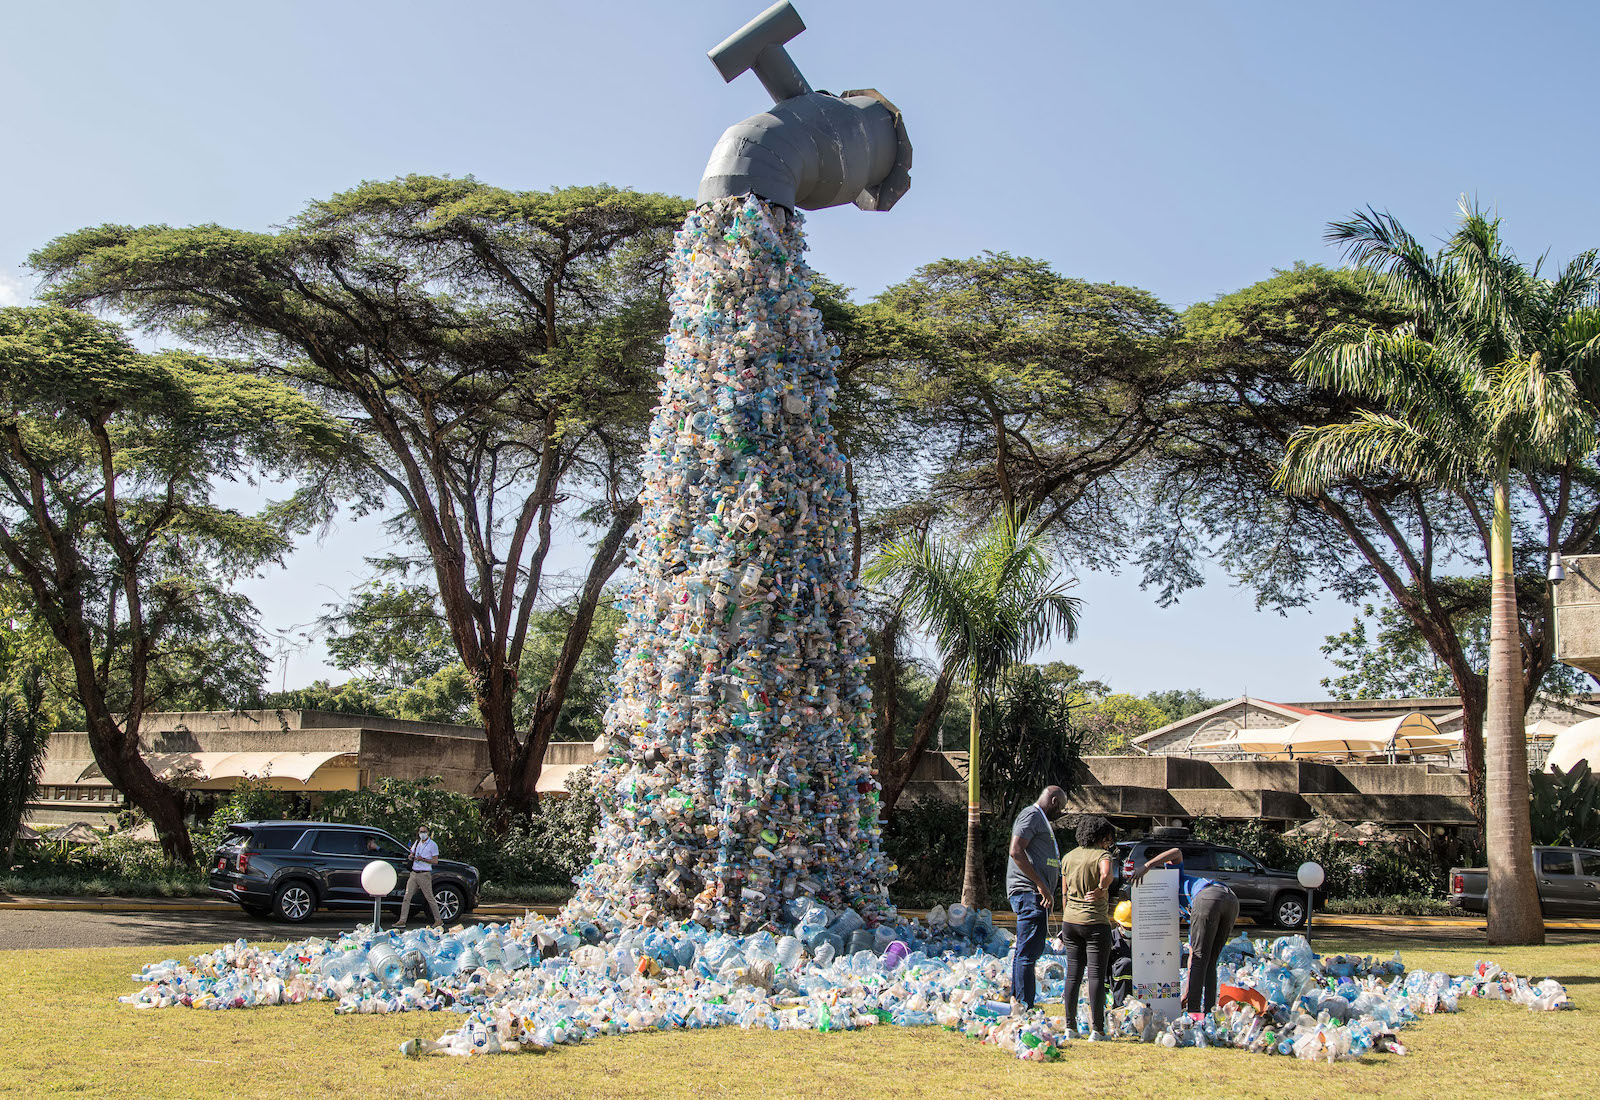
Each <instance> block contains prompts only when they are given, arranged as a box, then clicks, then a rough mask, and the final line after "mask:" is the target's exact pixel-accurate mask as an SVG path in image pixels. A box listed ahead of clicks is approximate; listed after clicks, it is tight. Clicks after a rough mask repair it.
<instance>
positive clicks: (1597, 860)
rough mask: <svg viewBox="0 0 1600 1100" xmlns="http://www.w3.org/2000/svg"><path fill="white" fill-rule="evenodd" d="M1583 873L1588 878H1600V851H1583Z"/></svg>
mask: <svg viewBox="0 0 1600 1100" xmlns="http://www.w3.org/2000/svg"><path fill="white" fill-rule="evenodd" d="M1583 873H1584V874H1586V875H1588V876H1589V877H1590V878H1600V852H1584V853H1583Z"/></svg>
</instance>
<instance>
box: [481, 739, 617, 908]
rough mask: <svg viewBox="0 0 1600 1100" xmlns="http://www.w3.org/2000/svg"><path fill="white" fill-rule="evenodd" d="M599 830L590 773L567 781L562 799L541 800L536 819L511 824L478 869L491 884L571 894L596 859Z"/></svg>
mask: <svg viewBox="0 0 1600 1100" xmlns="http://www.w3.org/2000/svg"><path fill="white" fill-rule="evenodd" d="M599 824H600V803H599V802H598V801H597V800H596V799H595V795H594V786H593V779H592V777H591V773H590V770H589V769H588V768H579V769H577V770H576V771H574V772H573V773H572V774H571V775H570V776H569V777H568V779H567V795H566V797H564V798H545V799H542V800H541V802H540V808H539V813H538V814H537V815H535V816H534V817H532V818H530V819H528V820H527V821H526V822H513V823H512V825H511V827H510V828H508V829H507V830H506V831H505V833H503V834H502V835H501V836H500V837H498V838H496V839H495V841H494V842H493V844H492V845H490V846H489V848H488V849H487V850H486V851H485V852H484V853H483V855H482V860H481V862H479V863H478V868H479V870H480V871H482V872H483V874H484V875H485V876H486V877H488V878H491V879H495V880H504V881H507V882H525V883H530V884H540V885H544V886H555V887H560V888H562V889H563V890H564V891H565V892H566V893H567V894H570V893H571V887H572V879H573V877H574V876H575V875H577V874H578V873H579V872H580V871H582V870H583V869H584V868H585V867H587V866H588V865H589V861H590V860H591V859H592V858H593V856H594V831H595V828H596V827H597V826H598V825H599Z"/></svg>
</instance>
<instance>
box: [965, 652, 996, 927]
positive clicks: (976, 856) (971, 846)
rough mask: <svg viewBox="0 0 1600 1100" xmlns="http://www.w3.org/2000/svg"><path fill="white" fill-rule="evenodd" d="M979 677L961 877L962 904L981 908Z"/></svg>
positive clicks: (985, 893)
mask: <svg viewBox="0 0 1600 1100" xmlns="http://www.w3.org/2000/svg"><path fill="white" fill-rule="evenodd" d="M981 709H982V707H980V706H979V704H978V678H977V677H976V676H974V677H973V678H972V725H971V728H970V730H969V731H968V735H967V866H966V871H965V873H964V874H963V875H962V876H961V904H963V905H965V906H967V907H968V908H976V909H982V908H985V907H986V906H985V903H986V902H987V900H988V897H989V887H988V885H987V884H986V883H985V882H984V878H983V814H982V811H981V809H980V803H979V801H978V761H979V760H980V759H982V757H981V755H980V753H979V750H980V748H981V747H982V746H981V745H980V744H979V737H978V712H979V711H980V710H981Z"/></svg>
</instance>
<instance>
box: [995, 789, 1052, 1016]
mask: <svg viewBox="0 0 1600 1100" xmlns="http://www.w3.org/2000/svg"><path fill="white" fill-rule="evenodd" d="M1066 805H1067V792H1066V791H1063V790H1062V789H1061V788H1060V787H1046V788H1045V789H1044V790H1043V791H1041V792H1040V793H1039V798H1038V801H1036V802H1034V803H1032V804H1031V805H1029V806H1027V807H1025V808H1024V809H1023V811H1022V812H1021V813H1020V814H1018V815H1017V820H1016V821H1015V822H1014V823H1013V824H1012V826H1011V855H1010V858H1009V859H1007V861H1006V898H1007V900H1008V901H1009V902H1010V903H1011V911H1012V912H1013V913H1015V914H1016V915H1017V947H1016V952H1015V953H1014V954H1013V956H1012V960H1011V1000H1012V1002H1013V1003H1014V1004H1015V1005H1017V1006H1018V1007H1019V1008H1020V1009H1021V1010H1024V1011H1025V1010H1027V1009H1031V1008H1032V1007H1033V1002H1034V1000H1035V999H1036V997H1037V994H1038V987H1037V985H1036V979H1035V975H1034V970H1033V968H1034V965H1035V964H1036V963H1038V961H1039V956H1041V955H1043V954H1044V945H1045V938H1046V937H1047V936H1048V935H1049V923H1050V905H1051V903H1052V902H1053V901H1054V899H1055V896H1056V885H1057V884H1058V883H1059V882H1060V881H1061V849H1060V847H1059V846H1057V844H1056V834H1055V830H1054V829H1052V828H1051V827H1050V819H1051V818H1052V817H1054V816H1056V815H1058V814H1060V813H1061V811H1062V810H1063V809H1065V808H1066Z"/></svg>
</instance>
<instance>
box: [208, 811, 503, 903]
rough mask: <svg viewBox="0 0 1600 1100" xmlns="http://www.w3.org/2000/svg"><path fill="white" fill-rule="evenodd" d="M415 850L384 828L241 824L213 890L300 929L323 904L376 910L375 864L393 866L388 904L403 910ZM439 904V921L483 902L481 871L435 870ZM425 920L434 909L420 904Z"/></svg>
mask: <svg viewBox="0 0 1600 1100" xmlns="http://www.w3.org/2000/svg"><path fill="white" fill-rule="evenodd" d="M408 853H409V849H408V848H407V847H406V846H405V845H404V844H402V843H400V842H399V841H398V840H396V839H395V838H394V837H392V836H390V835H389V834H388V833H386V832H384V831H383V830H382V829H374V828H371V827H370V826H366V825H344V824H339V823H336V822H331V821H241V822H239V823H238V824H237V825H230V826H228V835H227V837H226V838H224V839H223V841H222V843H221V844H219V845H218V846H217V851H216V855H214V856H213V857H212V859H211V883H210V885H211V892H212V893H214V894H221V895H222V896H223V897H225V898H229V899H231V900H233V901H237V902H238V903H239V904H240V906H242V907H243V908H244V911H245V912H246V913H249V914H250V915H251V916H253V917H264V916H267V915H268V914H269V913H270V914H272V915H274V916H276V917H278V918H279V919H280V920H286V921H290V922H293V923H296V924H298V923H299V922H300V921H303V920H305V919H306V918H307V917H309V916H311V914H312V913H314V912H315V911H316V909H317V907H318V906H319V905H321V906H326V907H328V908H329V909H360V908H367V907H370V906H371V905H372V897H371V895H369V894H368V893H367V892H366V890H364V889H362V886H361V871H362V869H363V868H364V867H366V865H367V864H369V863H371V862H372V861H373V860H375V859H381V860H384V861H385V862H387V863H390V864H393V866H394V869H395V873H396V876H397V878H398V881H397V882H396V883H395V888H394V889H393V890H391V891H390V892H389V894H388V896H387V897H385V898H384V899H383V904H384V907H385V908H389V909H398V908H399V907H400V900H401V898H403V897H404V896H405V890H406V878H407V876H408V875H409V874H410V873H411V871H410V867H411V861H410V859H409V858H408ZM433 899H434V902H435V904H437V905H438V907H439V919H440V920H442V921H451V920H454V919H455V918H457V917H458V916H461V915H462V914H465V913H469V912H471V911H472V909H473V908H474V907H475V906H476V905H477V904H478V869H477V868H476V867H474V866H472V865H471V864H469V863H458V862H456V861H455V860H449V859H441V860H439V862H438V863H435V864H434V865H433ZM412 906H413V908H416V907H418V906H420V907H421V910H422V917H423V920H427V919H428V908H427V906H426V905H422V904H421V899H413V900H412Z"/></svg>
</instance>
